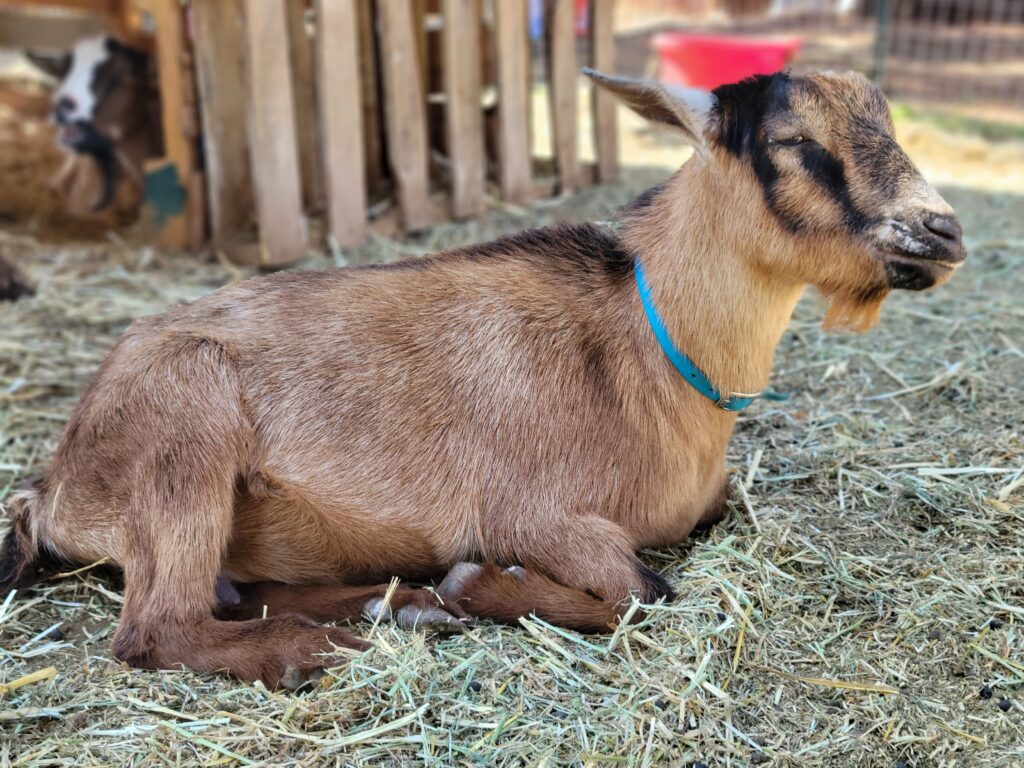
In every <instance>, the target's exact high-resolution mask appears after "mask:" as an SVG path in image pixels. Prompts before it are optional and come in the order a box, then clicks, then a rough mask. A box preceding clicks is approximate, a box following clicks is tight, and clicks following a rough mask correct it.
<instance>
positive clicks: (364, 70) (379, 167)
mask: <svg viewBox="0 0 1024 768" xmlns="http://www.w3.org/2000/svg"><path fill="white" fill-rule="evenodd" d="M357 11H358V16H359V82H360V85H361V87H362V105H363V147H364V152H363V155H364V159H365V163H366V184H367V187H368V189H369V191H370V196H371V197H372V196H373V195H376V194H378V193H379V192H380V189H381V186H382V184H383V181H384V154H383V141H382V139H381V123H382V120H381V114H380V95H379V91H378V88H377V86H378V84H379V82H380V78H379V77H378V72H377V35H376V32H375V31H374V0H357Z"/></svg>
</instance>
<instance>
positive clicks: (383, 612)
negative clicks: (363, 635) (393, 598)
mask: <svg viewBox="0 0 1024 768" xmlns="http://www.w3.org/2000/svg"><path fill="white" fill-rule="evenodd" d="M363 612H364V613H365V614H366V615H367V616H369V617H370V621H391V606H390V605H388V604H387V603H385V602H384V598H383V597H375V598H373V599H372V600H367V601H366V605H365V606H363Z"/></svg>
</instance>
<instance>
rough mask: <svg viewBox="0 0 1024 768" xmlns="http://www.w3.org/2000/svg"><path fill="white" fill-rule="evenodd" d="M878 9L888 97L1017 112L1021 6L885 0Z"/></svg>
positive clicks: (1022, 59)
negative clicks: (997, 107)
mask: <svg viewBox="0 0 1024 768" xmlns="http://www.w3.org/2000/svg"><path fill="white" fill-rule="evenodd" d="M886 5H888V7H887V8H885V7H882V8H880V11H881V14H880V23H879V34H880V35H882V36H883V43H882V45H881V48H882V50H883V52H884V62H883V66H882V68H881V72H880V80H881V82H882V85H883V86H884V87H885V89H886V90H887V91H888V92H889V93H890V94H892V95H894V96H897V97H901V98H908V99H916V100H929V101H936V100H937V101H969V102H980V103H986V104H1000V105H1005V106H1006V107H1007V108H1009V109H1015V110H1018V111H1022V110H1024V0H889V2H888V3H887V4H886Z"/></svg>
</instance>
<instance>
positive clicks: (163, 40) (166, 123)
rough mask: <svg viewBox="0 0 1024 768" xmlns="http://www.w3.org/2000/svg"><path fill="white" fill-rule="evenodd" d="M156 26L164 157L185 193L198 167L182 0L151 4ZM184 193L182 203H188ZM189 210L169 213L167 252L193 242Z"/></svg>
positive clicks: (162, 239)
mask: <svg viewBox="0 0 1024 768" xmlns="http://www.w3.org/2000/svg"><path fill="white" fill-rule="evenodd" d="M149 7H150V9H151V11H152V13H153V18H154V21H155V22H156V60H157V69H158V72H159V80H160V108H161V116H162V121H163V134H164V157H165V158H166V160H167V161H169V162H170V163H171V164H172V165H173V166H174V173H175V174H176V176H177V181H176V183H177V185H178V186H179V187H180V188H181V189H182V190H183V191H184V190H187V189H188V187H189V185H190V184H191V183H192V182H191V179H192V171H193V169H194V168H195V165H196V157H195V145H194V142H193V139H192V138H191V137H189V136H187V135H186V133H185V126H186V122H187V121H189V120H191V118H190V117H189V116H187V115H186V113H185V110H186V104H187V103H188V94H189V86H188V85H187V84H186V81H185V70H184V67H183V64H182V62H183V59H184V53H185V25H184V19H183V18H182V10H181V5H180V3H179V2H178V0H151V2H150V5H149ZM186 196H187V192H183V194H182V196H181V199H182V200H186V199H187V197H186ZM192 210H193V211H194V210H195V209H194V208H193V209H192ZM188 212H189V208H188V205H187V204H183V205H182V206H181V207H180V209H176V210H173V211H168V212H167V214H166V215H165V216H163V217H162V218H163V223H162V226H161V230H160V233H159V235H158V238H157V239H158V242H159V243H160V245H162V246H163V247H165V248H182V247H184V246H185V245H187V244H188V242H189V235H190V232H192V233H194V232H195V228H194V227H193V228H191V229H190V227H189V221H188Z"/></svg>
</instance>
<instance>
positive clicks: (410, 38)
mask: <svg viewBox="0 0 1024 768" xmlns="http://www.w3.org/2000/svg"><path fill="white" fill-rule="evenodd" d="M377 14H378V19H379V24H380V27H379V28H380V33H381V70H382V73H383V75H384V122H385V124H386V128H387V139H388V157H389V159H390V162H391V174H392V176H393V177H394V179H395V185H396V187H397V192H398V203H399V206H400V208H401V211H402V220H403V223H404V226H405V228H406V229H409V230H415V229H422V228H423V227H425V226H427V225H428V224H429V223H430V221H431V218H432V217H431V215H430V201H429V198H428V191H429V188H428V171H429V166H428V155H427V119H426V103H425V98H424V96H423V83H422V81H421V77H420V62H419V54H418V51H419V49H418V47H417V42H416V40H417V35H418V30H414V29H413V14H412V7H411V4H410V3H408V2H404V0H398V1H397V2H396V1H395V0H377Z"/></svg>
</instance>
